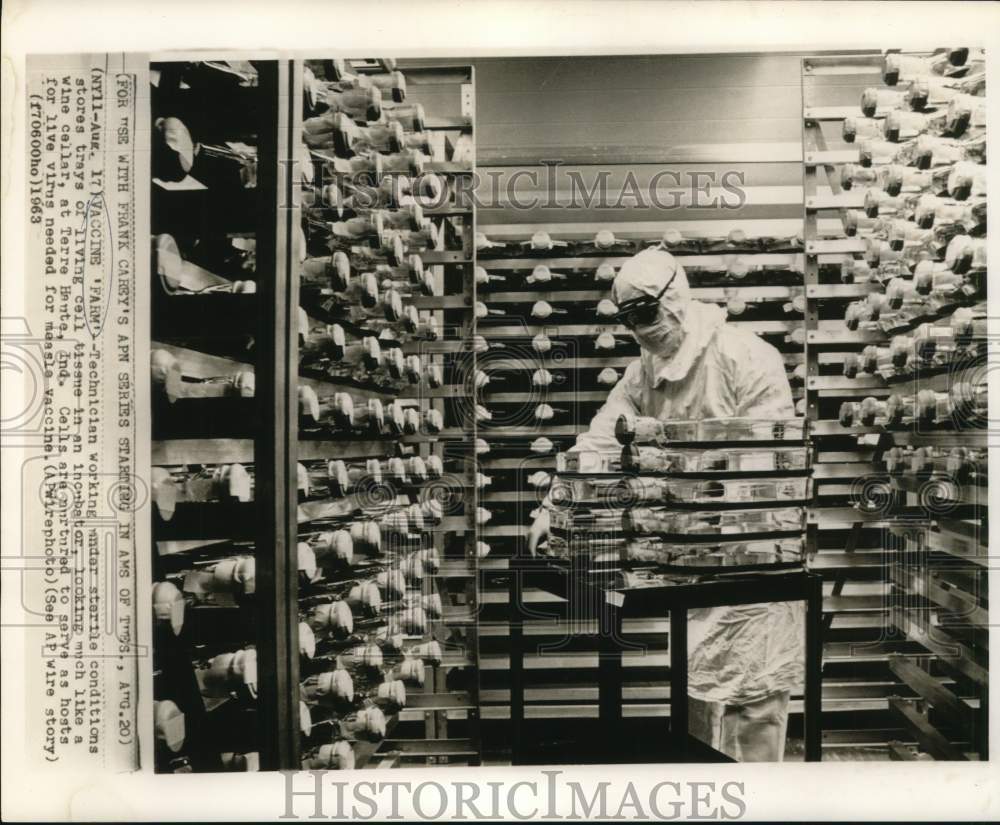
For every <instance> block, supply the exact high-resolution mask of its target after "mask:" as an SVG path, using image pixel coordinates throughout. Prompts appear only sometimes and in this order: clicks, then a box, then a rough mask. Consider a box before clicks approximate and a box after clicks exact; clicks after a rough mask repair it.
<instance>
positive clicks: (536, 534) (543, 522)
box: [528, 507, 549, 556]
mask: <svg viewBox="0 0 1000 825" xmlns="http://www.w3.org/2000/svg"><path fill="white" fill-rule="evenodd" d="M548 535H549V511H548V509H547V508H545V507H539V508H538V515H537V516H535V520H534V522H533V523H532V525H531V528H530V529H529V530H528V552H529V553H530V554H531V555H532V556H537V555H538V545H539V544H541V543H542V541H544V540H545V539H546V538H548Z"/></svg>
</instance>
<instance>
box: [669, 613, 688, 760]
mask: <svg viewBox="0 0 1000 825" xmlns="http://www.w3.org/2000/svg"><path fill="white" fill-rule="evenodd" d="M687 622H688V612H687V608H686V607H685V606H684V605H681V604H678V605H674V606H672V607H671V608H670V640H669V645H670V741H671V744H672V746H673V747H672V751H673V757H672V758H673V759H675V760H677V759H678V757H680V756H682V755H683V754H684V753H686V752H687V743H688V625H687Z"/></svg>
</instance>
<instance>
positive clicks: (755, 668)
mask: <svg viewBox="0 0 1000 825" xmlns="http://www.w3.org/2000/svg"><path fill="white" fill-rule="evenodd" d="M675 270H676V271H677V274H676V277H675V279H674V281H673V283H672V284H671V286H670V289H669V290H668V291H667V292H666V293H665V294H664V295H663V296H662V297H661V299H660V303H661V306H662V309H661V311H660V313H659V316H660V320H659V321H657V322H656V323H655V324H653V325H651V326H649V327H641V328H639V329H637V330H636V331H635V336H636V339H637V340H638V341H639V343H640V345H641V346H642V351H641V355H640V357H639V358H638V359H636V360H635V361H633V362H632V363H631V364H629V366H628V368H627V369H626V370H625V375H624V376H623V378H622V379H621V381H619V382H618V383H617V384H616V385H615V387H614V388H613V389H612V390H611V392H610V394H609V395H608V399H607V401H606V402H605V404H604V406H603V407H601V409H600V410H599V411H598V413H597V415H595V416H594V419H593V420H592V421H591V424H590V429H589V430H588V431H587V432H585V433H583V434H582V435H580V436H579V437H578V438H577V441H576V445H575V446H574V447H573V448H572V449H573V450H602V451H603V450H616V449H619V448H620V445H619V444H618V443H617V441H616V439H615V435H614V425H615V421H616V420H617V418H618V416H619V415H621V414H622V413H632V414H634V415H642V416H651V417H654V418H660V419H701V418H726V417H734V416H750V417H759V418H791V417H793V416H794V415H795V406H794V403H793V401H792V392H791V388H790V387H789V385H788V379H787V377H786V375H785V368H784V363H783V361H782V358H781V355H780V354H779V353H778V351H777V350H776V349H775V348H774V347H772V346H771V345H770V344H768V343H767V342H766V341H764V340H762V339H761V338H758V337H757V336H756V335H754V334H753V333H750V332H747V331H744V330H741V329H739V328H737V327H736V326H733V325H730V324H727V323H726V316H725V313H724V312H723V310H722V309H720V308H719V307H717V306H715V305H714V304H703V303H701V302H699V301H695V300H692V299H691V295H690V290H689V288H688V282H687V277H686V275H685V274H684V270H683V268H682V267H681V266H680V264H678V263H677V261H676V260H675V259H674V257H673V256H672V255H670V253H668V252H666V251H664V250H661V249H648V250H645V251H643V252H640V253H639V254H638V255H636V256H635V257H633V258H631V259H630V260H628V261H627V262H626V263H625V264H624V265H623V266H622V268H621V270H620V272H619V274H618V276H617V277H616V278H615V281H614V285H613V287H612V298H613V300H614V301H615V303H616V304H619V305H621V303H622V302H623V301H626V300H629V299H632V298H636V297H638V296H639V295H641V294H646V295H652V296H656V295H657V294H658V293H659V292H660V290H661V289H663V287H664V285H665V284H666V283H667V281H668V279H669V278H670V276H671V275H672V274H673V273H674V271H675ZM664 310H665V311H664ZM688 615H689V628H688V645H689V648H688V649H689V678H690V689H689V695H690V697H691V698H692V699H694V700H696V701H695V702H692V713H691V717H692V731H694V727H695V724H696V720H697V719H698V718H699V716H702V717H704V716H713V717H718V716H720V715H723V714H722V713H721V712H720V710H719V708H718V707H716V708H715V709H714V710H713V709H710V708H706V707H701V708H699V707H698V706H697V700H701V701H702V702H708V703H722V704H723V705H724V706H730V707H731V706H741V705H747V704H749V703H757V702H766V703H768V704H770V705H774V704H775V703H777V704H779V705H783V709H784V711H787V698H788V694H787V692H788V691H792V692H797V691H801V689H802V682H803V671H804V667H803V644H804V642H803V639H804V627H803V623H804V608H803V605H802V603H801V602H783V603H776V604H775V603H773V604H751V605H743V606H736V607H716V608H705V609H699V610H692V611H690V612H689V614H688ZM782 694H783V698H784V702H782V701H781V700H782ZM783 715H784V716H786V715H787V714H786V713H784V714H783V713H779V714H777V716H778V717H779V718H778V720H777V721H778V723H779V724H782V725H783V721H784V720H782V719H781V718H780V717H781V716H783ZM781 730H782V733H781V740H782V741H781V749H780V750H778V752H777V755H772V757H771V758H773V759H779V760H780V758H781V752H782V751H783V748H784V738H783V737H784V734H783V730H784V728H783V727H782V728H781ZM716 736H717V735H716ZM726 736H728V734H726V733H723V738H725V737H726ZM703 738H704V737H703ZM747 751H748V749H747V748H744V754H745V756H744V758H746V752H747ZM732 755H734V756H736V757H737V758H739V757H740V754H739V753H733V754H732ZM751 758H752V757H751Z"/></svg>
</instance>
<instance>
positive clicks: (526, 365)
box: [479, 221, 803, 750]
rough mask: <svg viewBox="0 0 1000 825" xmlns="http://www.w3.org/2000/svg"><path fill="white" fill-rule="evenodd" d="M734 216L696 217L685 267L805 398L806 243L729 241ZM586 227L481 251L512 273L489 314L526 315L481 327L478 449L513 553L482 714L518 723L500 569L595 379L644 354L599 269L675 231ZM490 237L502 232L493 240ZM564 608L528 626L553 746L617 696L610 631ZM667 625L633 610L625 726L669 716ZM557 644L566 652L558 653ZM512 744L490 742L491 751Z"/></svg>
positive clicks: (498, 591)
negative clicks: (544, 274)
mask: <svg viewBox="0 0 1000 825" xmlns="http://www.w3.org/2000/svg"><path fill="white" fill-rule="evenodd" d="M728 223H729V222H726V224H727V228H726V229H725V231H724V232H722V233H721V237H720V235H719V234H716V233H715V232H713V226H714V225H715V224H714V222H713V221H702V222H699V224H698V226H697V228H696V232H697V234H695V232H693V231H692V230H691V229H690V228H688V227H686V226H685V227H684V229H685V231H684V233H683V241H682V243H681V244H679V245H677V246H676V247H674V248H672V249H671V252H672V254H675V255H676V256H677V257H678V260H679V261H680V263H681V264H682V265H683V266H684V268H685V271H686V272H687V274H688V278H689V281H690V283H691V286H692V289H691V292H692V296H693V297H695V298H696V299H699V300H704V301H710V302H716V303H720V304H723V305H725V304H727V303H728V302H730V301H732V302H734V303H735V302H737V301H746V304H747V309H745V310H744V314H743V316H741V317H733V318H731V319H730V323H738V324H739V325H740V326H741V327H743V328H746V329H750V330H752V331H754V332H755V333H756V334H758V335H762V336H764V337H765V338H767V339H768V340H769V341H771V342H773V343H775V344H776V345H777V346H778V347H779V349H780V350H781V351H782V354H783V357H784V360H785V364H786V370H787V371H788V373H789V374H790V377H791V380H792V383H793V393H794V394H795V395H796V397H800V395H801V384H798V383H797V380H798V376H799V374H800V373H801V368H800V367H799V365H800V364H802V362H803V356H802V338H801V337H799V336H800V335H801V325H802V321H801V316H800V315H799V313H798V312H797V311H796V310H795V309H794V308H793V307H792V305H791V304H792V301H793V300H796V299H798V298H799V297H800V296H801V295H802V294H803V289H802V286H801V283H802V281H801V274H800V272H801V269H802V247H801V242H800V241H799V240H798V239H797V238H795V237H788V238H783V237H782V238H753V237H750V238H747V239H740V238H739V237H738V236H733V237H732V238H730V237H727V236H726V234H725V233H728V232H729V231H730V230H731V229H732V228H733V227H730V226H728ZM752 223H753V222H752V221H751V222H750V224H751V225H752ZM719 225H721V224H719ZM582 226H585V227H586V228H578V226H577V225H574V224H564V225H537V224H535V225H533V224H515V225H509V226H504V227H503V228H504V229H505V230H506V231H505V232H504V233H503V235H499V236H497V237H496V238H495V242H499V243H502V244H503V246H501V247H496V248H486V249H481V250H480V253H479V264H480V266H481V267H482V268H483V269H484V270H485V272H486V273H487V274H488V275H489V276H490V277H495V276H500V277H502V278H504V279H505V280H504V281H503V282H501V283H499V284H496V285H495V284H494V283H491V282H487V283H486V284H484V285H483V286H482V287H481V288H480V300H481V301H483V302H485V303H486V304H487V305H488V306H489V307H490V309H495V310H502V311H505V312H507V313H508V314H510V315H511V316H512V317H513V318H516V322H510V321H506V320H505V319H504V318H502V317H497V318H495V319H486V320H481V321H480V326H479V329H480V334H481V335H484V336H486V338H487V342H488V343H489V344H490V345H491V347H492V348H491V350H490V351H489V352H488V353H487V354H486V357H485V358H484V366H483V369H488V370H496V374H497V375H498V377H499V379H500V381H499V382H498V383H497V384H496V388H495V389H494V386H492V385H491V386H488V387H487V388H486V390H487V393H486V394H485V397H486V398H488V399H489V402H490V403H489V406H490V409H491V411H492V412H493V414H494V416H495V417H496V419H497V420H498V421H497V423H493V424H490V423H486V424H483V425H482V430H481V434H482V435H484V437H486V438H487V439H488V440H489V442H490V445H491V450H490V452H489V453H487V454H485V455H483V456H481V457H480V462H481V464H482V465H483V468H484V469H483V471H484V472H485V473H487V474H490V475H491V476H492V477H493V478H494V484H493V485H492V489H491V490H490V491H488V492H486V493H485V495H484V497H483V499H484V506H486V507H488V508H490V509H491V510H492V511H493V513H494V517H493V519H492V520H491V522H490V523H489V524H488V525H487V526H486V527H485V528H484V529H483V530H482V533H483V537H484V540H485V541H488V542H490V543H491V545H492V546H493V547H494V553H497V552H498V551H499V553H498V555H501V556H502V557H504V558H502V559H497V561H496V562H490V560H487V563H488V564H489V565H490V566H489V569H487V570H486V578H485V580H484V590H485V595H484V613H483V616H484V626H483V634H484V636H487V639H486V641H487V643H488V644H490V651H491V652H490V655H489V656H488V657H486V658H485V659H484V670H483V679H484V682H485V683H486V684H488V687H485V688H484V690H483V702H484V711H483V712H484V716H485V717H486V718H488V719H508V718H509V719H511V721H512V723H513V719H514V717H513V715H512V714H513V711H512V710H510V709H511V708H513V706H514V701H513V699H512V698H511V696H512V692H511V690H510V689H509V686H508V685H507V681H508V680H507V674H508V670H509V669H512V668H515V667H516V666H517V665H516V663H515V659H516V654H515V652H514V646H515V640H516V637H515V635H514V633H515V631H514V629H513V627H512V626H511V625H510V624H509V622H510V621H512V619H510V618H509V616H508V613H507V611H508V610H514V607H512V606H511V605H510V601H509V599H510V595H509V591H508V588H507V587H506V586H505V584H504V583H505V582H507V581H508V579H507V574H506V571H505V570H504V568H505V566H506V563H507V562H506V557H508V556H511V555H512V554H513V553H514V550H515V548H516V546H517V544H518V543H519V541H520V539H521V537H522V536H523V534H524V532H525V530H526V529H527V525H529V524H530V523H531V512H532V510H533V508H534V507H535V506H537V504H538V503H539V502H540V501H541V498H542V495H543V494H544V492H545V488H544V487H542V488H532V487H531V486H530V484H529V483H528V479H529V477H530V476H532V475H533V474H535V473H537V472H539V471H542V472H545V473H548V474H551V473H552V472H553V471H554V469H555V452H556V451H558V450H565V449H566V448H568V447H569V446H571V445H572V444H573V441H574V439H575V436H576V435H578V434H579V433H580V432H583V431H584V430H586V428H587V425H588V423H589V421H590V419H591V417H592V416H593V414H594V413H595V412H596V411H597V409H598V408H599V407H600V405H601V404H602V403H603V401H604V400H605V398H606V396H607V393H608V390H609V387H607V386H602V385H600V384H598V383H597V381H596V376H597V375H598V373H600V371H601V370H602V369H605V368H611V369H614V370H615V371H616V372H617V373H618V374H619V375H620V374H621V373H622V371H623V369H624V368H625V367H626V366H627V365H628V364H629V363H630V362H631V361H632V360H633V359H634V358H635V357H636V355H637V354H638V348H637V345H635V344H634V342H633V341H632V339H631V336H630V335H629V334H628V332H627V331H626V330H625V329H624V328H623V327H619V326H617V325H615V324H613V323H608V322H606V321H602V320H601V319H600V318H599V317H598V316H597V315H596V312H595V308H596V306H597V304H598V302H599V301H601V300H602V299H610V297H611V294H610V287H611V282H610V280H608V281H603V282H601V281H597V282H595V278H594V276H595V272H596V271H597V269H598V268H599V267H601V266H603V265H609V266H611V267H613V268H614V270H615V271H617V269H618V267H619V266H620V265H621V263H622V262H624V261H625V260H627V259H628V258H629V257H631V256H632V255H634V254H635V253H636V252H639V251H641V250H642V249H645V248H647V247H649V246H654V245H656V244H657V243H659V242H660V240H661V237H660V236H661V234H662V233H663V230H664V228H667V229H669V228H670V224H662V223H661V224H657V225H642V224H637V225H632V224H627V223H615V222H609V223H608V224H606V225H604V226H603V227H602V228H605V229H609V230H613V232H614V234H615V238H616V243H615V244H614V246H613V248H610V249H602V248H599V247H598V246H597V245H596V244H595V243H594V235H593V233H592V232H589V231H588V230H589V225H582ZM536 231H547V232H549V233H551V238H552V239H553V240H554V241H556V242H557V243H558V244H560V245H559V246H557V247H556V248H554V249H552V250H548V251H545V250H534V249H532V248H531V240H530V239H531V236H532V235H533V234H534V233H535V232H536ZM750 231H752V229H748V234H749V233H750ZM489 237H490V239H491V240H494V237H493V236H492V235H490V236H489ZM737 262H739V263H742V264H745V265H746V267H747V268H748V269H749V271H748V272H746V273H743V270H742V268H741V267H739V266H738V263H737ZM538 265H544V266H547V267H548V268H549V270H550V271H551V272H553V273H560V274H564V275H565V276H566V279H565V280H562V281H554V282H552V283H545V282H543V283H534V284H533V283H527V282H525V280H524V279H525V278H526V277H528V276H529V275H530V274H531V273H532V272H533V270H534V268H535V267H536V266H538ZM727 268H728V269H734V270H738V271H739V272H740V273H741V275H742V280H740V279H737V278H732V277H728V276H727ZM535 301H545V302H548V303H550V304H551V305H552V306H553V307H555V308H556V309H565V310H567V311H568V312H569V313H570V315H569V316H567V317H553V318H550V319H547V320H540V319H535V318H533V317H531V313H530V310H531V307H532V305H533V303H534V302H535ZM743 318H745V319H746V320H743ZM543 331H544V332H546V333H547V335H548V336H549V338H550V339H551V342H552V349H551V350H550V351H548V352H545V353H539V352H537V351H536V350H535V349H534V348H533V345H532V339H533V338H534V336H535V335H537V334H538V333H540V332H543ZM601 333H608V334H611V335H614V336H616V339H615V340H616V342H617V345H616V346H615V348H614V349H613V350H610V351H601V350H597V349H595V348H594V346H593V343H592V341H593V338H594V337H595V336H597V335H600V334H601ZM536 368H542V369H546V370H549V371H550V372H552V373H554V374H556V375H564V376H566V380H565V381H564V382H563V383H561V384H558V385H555V384H553V385H550V386H547V387H537V386H534V385H533V382H532V374H533V372H534V370H535V369H536ZM797 368H799V369H798V372H796V369H797ZM536 404H549V405H550V406H551V407H553V408H555V409H557V410H560V411H561V412H560V413H557V415H556V417H554V418H553V419H551V420H548V421H539V420H534V419H532V416H531V414H532V412H533V410H534V408H535V405H536ZM540 437H543V438H547V439H549V440H550V441H551V442H552V443H553V445H554V446H553V447H552V451H551V452H541V453H536V452H533V451H532V450H531V444H532V442H533V441H534V440H535V439H537V438H540ZM526 585H527V586H528V587H529V590H528V596H527V598H528V600H529V602H528V604H529V605H531V606H532V609H534V608H535V607H537V608H538V611H539V612H547V611H550V610H555V611H556V612H557V613H559V611H560V610H561V609H562V608H564V607H565V605H560V604H559V597H558V596H557V595H556V594H554V593H552V592H547V591H545V590H540V589H539V590H535V589H532V587H531V583H530V582H526ZM564 613H565V611H564V610H563V612H561V613H559V615H560V617H561V618H560V619H559V620H558V621H556V622H554V623H553V622H551V621H550V622H548V623H546V622H544V621H534V622H532V621H530V620H529V621H528V622H527V623H526V625H525V626H526V627H528V628H530V630H529V631H528V632H530V633H531V634H532V636H531V639H532V641H533V642H537V644H539V645H542V646H544V647H546V648H548V650H547V652H546V654H545V655H544V656H539V657H535V658H533V659H532V660H531V662H532V668H531V670H530V671H528V672H527V673H526V676H527V677H528V682H527V684H526V685H525V692H524V695H525V696H526V697H527V700H528V702H529V711H528V714H529V715H528V718H529V724H531V725H532V726H534V727H539V726H540V728H539V729H540V730H544V731H545V732H544V733H543V734H542V735H544V736H547V737H549V738H550V739H552V740H558V739H560V738H561V737H569V738H572V733H571V732H570V731H569V728H568V727H567V726H568V725H569V724H575V725H579V724H580V720H591V719H594V718H596V717H597V716H598V715H599V714H601V713H602V711H601V707H602V703H601V696H602V695H605V698H606V696H607V695H609V694H602V690H603V689H604V678H603V676H602V674H601V672H600V667H603V665H602V664H600V662H602V661H603V659H601V658H600V655H598V656H597V657H596V658H595V656H594V653H595V652H596V649H597V648H598V647H599V638H600V637H599V636H595V635H594V634H595V633H596V632H597V631H598V627H597V624H596V621H597V617H590V618H589V619H588V618H583V617H580V616H573V615H569V614H566V615H564ZM536 618H537V617H536ZM547 624H548V626H546V625H547ZM668 624H669V623H668V621H667V618H666V614H665V613H664V614H663V615H657V616H653V615H650V616H648V617H645V618H642V619H638V618H636V617H630V618H629V619H628V621H627V625H628V628H629V629H628V631H627V632H628V633H629V634H633V633H640V634H641V636H639V637H635V638H640V639H641V642H642V644H643V645H644V646H645V648H646V649H647V655H646V661H645V662H643V666H642V667H636V668H627V669H626V670H625V671H624V672H623V673H622V674H621V676H622V678H623V679H624V690H623V692H620V694H619V695H620V696H621V697H622V701H623V702H624V713H625V716H626V727H627V726H628V725H630V724H638V723H639V720H640V719H649V718H662V717H666V716H668V715H669V714H670V706H669V703H668V702H667V701H666V699H667V694H668V687H667V685H666V684H665V679H664V676H663V671H662V670H660V669H658V665H659V662H660V661H661V660H664V661H665V659H666V654H667V649H666V647H665V646H664V641H663V639H664V636H665V635H666V634H667V632H668ZM538 634H541V635H538ZM505 643H506V644H505ZM557 644H558V645H560V647H558V648H556V647H554V646H555V645H557ZM586 724H589V722H587V723H586ZM577 730H579V728H577ZM504 736H505V739H508V737H509V739H508V741H509V742H510V747H511V748H512V750H513V748H514V747H515V745H516V743H517V742H518V740H519V738H520V736H521V735H520V734H518V733H517V732H516V728H508V729H506V730H505V734H504ZM577 741H578V740H577ZM505 744H506V742H494V747H497V746H499V747H503V746H504V745H505Z"/></svg>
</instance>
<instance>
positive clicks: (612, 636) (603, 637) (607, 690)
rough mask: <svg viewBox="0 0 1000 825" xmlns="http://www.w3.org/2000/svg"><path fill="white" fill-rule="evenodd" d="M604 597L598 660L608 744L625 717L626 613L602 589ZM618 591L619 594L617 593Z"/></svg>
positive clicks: (599, 613)
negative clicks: (623, 687)
mask: <svg viewBox="0 0 1000 825" xmlns="http://www.w3.org/2000/svg"><path fill="white" fill-rule="evenodd" d="M600 595H601V596H602V597H605V598H602V601H601V602H600V603H599V604H598V605H597V616H598V627H597V632H598V648H597V651H598V660H597V697H598V717H599V719H600V726H601V734H600V739H601V744H602V746H605V747H607V746H608V745H609V744H610V743H611V742H614V741H615V737H616V735H617V733H618V731H619V730H621V721H622V646H621V638H622V614H621V610H620V608H619V607H618V605H616V604H612V603H611V602H610V601H609V600H608V598H606V597H607V596H611V595H612V594H611V593H608V592H605V591H603V590H602V591H600ZM613 595H617V594H613Z"/></svg>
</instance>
